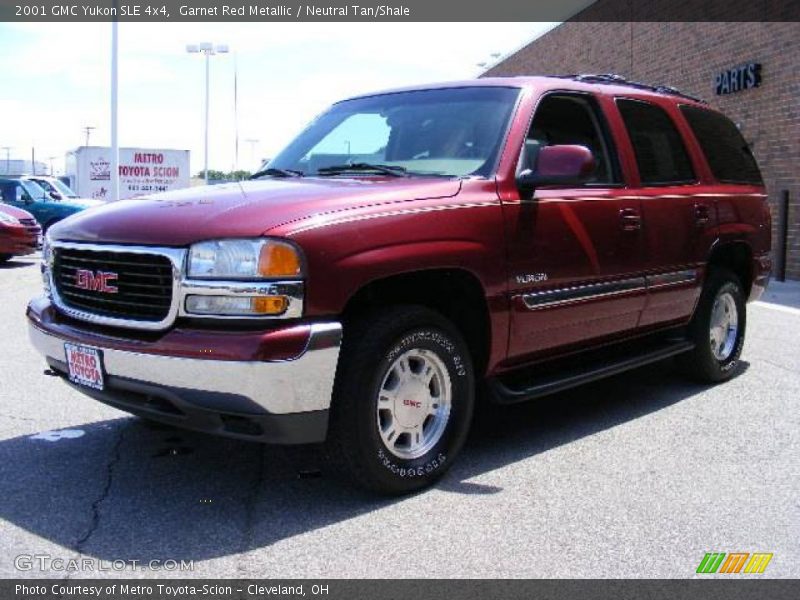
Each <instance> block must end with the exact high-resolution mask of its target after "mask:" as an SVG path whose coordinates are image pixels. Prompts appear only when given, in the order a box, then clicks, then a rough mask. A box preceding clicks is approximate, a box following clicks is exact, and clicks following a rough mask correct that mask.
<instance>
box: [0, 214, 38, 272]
mask: <svg viewBox="0 0 800 600" xmlns="http://www.w3.org/2000/svg"><path fill="white" fill-rule="evenodd" d="M41 246H42V228H41V227H40V226H39V224H38V223H37V222H36V219H34V218H33V215H31V214H30V213H29V212H25V211H24V210H22V209H19V208H15V207H13V206H8V205H6V204H0V263H4V262H6V261H8V260H11V258H13V257H14V256H23V255H25V254H31V253H33V252H35V251H36V250H38V249H39V248H41Z"/></svg>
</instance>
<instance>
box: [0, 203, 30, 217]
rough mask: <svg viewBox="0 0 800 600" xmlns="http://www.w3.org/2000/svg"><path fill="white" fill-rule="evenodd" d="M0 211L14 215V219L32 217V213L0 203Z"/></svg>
mask: <svg viewBox="0 0 800 600" xmlns="http://www.w3.org/2000/svg"><path fill="white" fill-rule="evenodd" d="M0 212H1V213H5V214H7V215H10V216H12V217H14V218H15V219H33V215H32V214H31V213H29V212H28V211H26V210H22V209H21V208H17V207H16V206H9V205H8V204H2V203H0Z"/></svg>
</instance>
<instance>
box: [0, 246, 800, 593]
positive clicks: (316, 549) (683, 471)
mask: <svg viewBox="0 0 800 600" xmlns="http://www.w3.org/2000/svg"><path fill="white" fill-rule="evenodd" d="M777 287H780V286H777ZM39 290H40V277H39V271H38V263H37V262H36V260H35V259H17V260H15V261H12V262H11V263H9V264H8V265H5V266H0V298H1V299H2V302H0V325H1V326H2V336H0V482H2V490H3V493H2V500H1V501H0V556H2V558H0V577H21V576H22V577H67V576H69V577H70V578H80V577H96V576H102V577H114V576H125V577H159V576H166V575H170V576H185V577H258V578H262V577H313V578H330V577H389V578H394V577H406V578H416V577H447V578H450V577H486V578H494V577H512V578H516V577H537V578H538V577H665V578H673V577H674V578H682V577H693V576H695V569H696V568H697V565H698V564H699V562H700V560H701V559H702V558H703V556H704V554H705V553H706V552H710V551H716V552H771V553H773V554H774V557H773V559H772V562H771V563H770V564H769V566H768V568H767V571H766V573H765V575H764V576H768V577H797V576H798V575H800V410H798V409H799V408H800V402H799V401H798V399H800V346H799V345H798V342H797V340H798V339H800V309H797V308H791V307H787V306H786V305H785V304H786V299H787V298H788V299H789V302H788V303H791V302H792V300H793V298H792V297H793V296H794V294H795V292H797V298H796V299H797V300H798V302H799V303H800V287H796V288H785V289H784V292H783V293H773V294H772V296H770V299H777V300H780V301H781V302H784V304H766V303H757V304H755V305H751V307H750V310H749V317H748V318H749V323H748V337H747V343H746V345H745V350H744V354H743V359H744V364H743V369H742V371H741V372H740V374H739V375H738V376H737V377H736V378H734V379H733V380H732V381H730V382H728V383H726V384H724V385H721V386H718V387H713V388H712V387H704V386H699V385H696V384H692V383H688V382H687V381H685V380H683V379H682V378H681V377H680V375H679V374H678V373H677V372H676V370H675V369H674V368H673V366H672V365H671V363H662V364H659V365H655V366H652V367H648V368H646V369H642V370H639V371H635V372H633V373H629V374H626V375H622V376H619V377H616V378H614V379H609V380H607V381H604V382H601V383H597V384H593V385H591V386H588V387H584V388H580V389H576V390H573V391H571V392H569V393H562V394H559V395H557V396H553V397H551V398H548V399H545V400H541V401H538V402H536V403H534V404H528V405H523V406H517V407H512V408H503V409H497V410H494V411H491V412H482V413H481V416H480V419H479V421H478V422H477V423H476V424H475V428H474V432H473V434H472V435H471V437H470V440H469V442H468V444H467V447H466V448H465V450H464V452H463V455H462V456H461V459H460V460H459V462H458V464H457V465H456V466H454V468H453V469H452V470H451V471H450V472H449V474H448V475H447V476H446V478H445V479H444V480H443V481H442V482H441V483H440V484H439V485H438V486H436V487H435V488H434V489H431V490H428V491H425V492H423V493H420V494H417V495H415V496H412V497H407V498H403V499H399V500H397V499H395V500H385V499H375V498H373V497H368V496H365V495H363V494H361V493H359V492H356V491H353V490H351V489H349V488H347V487H345V486H343V485H341V484H339V483H338V482H337V481H336V480H335V479H333V478H332V477H328V476H327V475H326V473H325V472H324V471H320V461H319V455H318V449H316V448H280V447H266V446H265V447H262V446H258V445H254V444H248V443H240V442H234V441H230V440H225V439H218V438H214V437H209V436H205V435H201V434H193V433H187V432H182V431H178V430H174V429H168V428H155V427H153V426H148V425H147V424H145V422H143V421H142V420H140V419H137V418H133V417H130V416H128V415H127V414H125V413H122V412H119V411H117V410H114V409H112V408H110V407H106V406H104V405H101V404H99V403H97V402H95V401H93V400H90V399H88V398H86V397H84V396H82V395H80V394H78V393H76V392H74V391H72V390H71V389H69V388H68V387H67V386H66V385H64V384H63V383H62V382H61V381H59V380H58V379H56V378H53V377H48V376H46V375H44V374H43V372H44V371H45V365H44V363H43V361H42V360H41V359H40V357H39V356H38V355H37V354H36V353H35V352H34V351H33V349H32V348H31V347H30V346H29V343H28V339H27V334H26V325H25V319H24V309H25V305H26V302H27V300H28V299H29V298H30V297H32V296H34V295H36V294H38V293H39ZM777 292H781V290H780V289H778V290H777ZM20 555H46V556H49V557H51V558H53V559H58V558H63V559H70V558H76V557H87V558H90V559H93V560H92V561H90V562H89V563H88V564H93V565H95V566H96V568H102V569H104V570H103V571H91V570H86V571H83V572H76V573H65V572H63V571H62V570H59V569H58V568H55V567H54V566H53V564H50V565H48V567H49V568H47V567H45V568H44V569H40V566H43V562H44V561H40V562H39V563H38V564H37V563H34V564H33V565H32V570H27V571H20V570H18V569H17V568H16V566H15V564H16V565H17V566H19V564H20V563H19V561H15V557H18V556H20ZM168 559H172V560H177V561H180V560H184V561H193V566H194V570H193V571H187V572H165V571H163V570H149V569H141V568H138V567H136V568H134V567H131V566H130V561H139V564H140V565H141V564H146V563H149V562H150V561H153V560H156V561H165V560H168ZM115 560H117V561H119V560H123V561H129V566H127V567H125V570H123V571H115V570H114V568H113V567H110V563H111V561H115ZM104 561H105V562H104ZM22 564H23V566H24V565H25V564H27V563H25V562H24V561H23V563H22ZM727 577H731V576H727ZM736 577H751V576H749V575H737V576H736Z"/></svg>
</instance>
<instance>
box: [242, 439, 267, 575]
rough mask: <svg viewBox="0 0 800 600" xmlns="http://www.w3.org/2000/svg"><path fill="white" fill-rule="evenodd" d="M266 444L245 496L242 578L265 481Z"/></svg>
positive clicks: (260, 453) (260, 452) (260, 449)
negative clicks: (245, 554)
mask: <svg viewBox="0 0 800 600" xmlns="http://www.w3.org/2000/svg"><path fill="white" fill-rule="evenodd" d="M265 452H266V446H264V445H261V447H260V448H259V451H258V471H257V475H256V477H255V479H254V481H253V484H252V485H251V486H250V489H249V490H248V492H247V495H246V496H245V497H244V500H243V502H244V531H243V532H242V548H241V551H240V553H239V561H238V563H237V565H236V572H237V574H238V576H239V577H240V578H241V577H242V576H243V574H244V571H245V569H244V564H243V563H244V553H245V552H247V550H248V549H249V548H250V547H251V546H252V542H253V527H254V526H255V512H256V504H257V503H258V497H259V495H260V491H261V486H262V485H263V483H264V465H265V463H266V460H265V457H264V454H265Z"/></svg>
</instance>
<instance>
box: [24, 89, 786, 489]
mask: <svg viewBox="0 0 800 600" xmlns="http://www.w3.org/2000/svg"><path fill="white" fill-rule="evenodd" d="M47 237H48V240H47V242H46V247H45V249H44V267H43V268H44V280H45V286H46V292H47V293H46V295H45V296H44V297H42V298H39V299H36V300H33V301H32V302H31V304H30V306H29V308H28V319H29V323H30V335H31V338H32V341H33V344H34V345H35V346H36V348H38V349H39V351H40V352H41V353H42V354H44V356H45V357H46V359H47V362H48V363H49V365H50V367H51V369H53V370H54V371H55V372H57V373H59V374H61V375H62V376H63V377H64V378H65V379H67V380H69V381H70V382H71V384H72V385H73V386H75V387H77V388H78V389H80V390H81V391H83V392H84V393H86V394H87V395H89V396H92V397H93V398H96V399H98V400H100V401H103V402H106V403H108V404H111V405H113V406H116V407H119V408H122V409H124V410H127V411H129V412H132V413H135V414H138V415H142V416H144V417H147V418H150V419H154V420H158V421H163V422H166V423H171V424H174V425H177V426H181V427H186V428H190V429H195V430H200V431H207V432H211V433H217V434H222V435H228V436H233V437H237V438H241V439H250V440H256V441H263V442H273V443H306V442H322V441H325V442H326V454H327V456H328V457H329V459H330V462H331V464H332V465H333V466H334V467H336V468H337V469H339V470H340V471H341V472H342V473H344V474H345V475H347V476H349V478H350V479H352V480H353V481H354V482H355V483H357V484H359V485H361V486H364V487H366V488H369V489H372V490H378V491H382V492H385V493H402V492H407V491H410V490H414V489H418V488H420V487H422V486H425V485H427V484H430V483H431V482H432V481H434V480H436V479H437V478H438V477H440V476H441V475H442V473H443V472H444V471H445V470H446V469H447V468H448V467H449V466H450V465H451V464H452V463H453V460H454V459H455V457H456V455H457V454H458V452H459V450H460V448H461V446H462V444H463V442H464V439H465V437H466V434H467V430H468V428H469V426H470V421H471V419H472V412H473V404H474V402H475V396H476V388H478V387H479V386H480V387H481V388H482V389H484V388H485V389H486V390H487V391H488V392H489V393H488V394H487V396H489V397H491V398H492V399H493V400H495V401H496V402H500V403H508V402H517V401H521V400H527V399H530V398H534V397H537V396H540V395H543V394H545V393H548V392H552V391H555V390H558V389H563V388H565V387H568V386H571V385H577V384H580V383H584V382H587V381H590V380H592V379H596V378H599V377H602V376H605V375H610V374H613V373H617V372H620V371H622V370H624V369H627V368H631V367H634V366H638V365H641V364H645V363H647V362H652V361H655V360H659V359H663V358H665V357H669V356H673V355H676V356H678V359H679V360H680V361H681V362H683V363H684V365H685V366H686V368H687V369H688V370H689V371H690V372H691V373H692V374H693V375H694V376H695V377H697V378H699V379H701V380H704V381H709V382H715V381H723V380H725V379H727V378H729V377H731V375H732V374H733V373H734V370H735V367H736V365H737V362H738V360H739V355H740V353H741V350H742V344H743V341H744V334H745V324H746V321H745V319H746V313H745V303H746V301H747V300H752V299H755V298H758V297H759V295H760V294H761V293H762V291H763V290H764V287H765V285H766V282H767V277H768V274H769V270H770V259H769V254H768V253H769V250H770V215H769V209H768V205H767V199H766V195H765V191H764V186H763V184H762V181H761V177H760V175H759V171H758V167H757V166H756V163H755V161H754V159H753V157H752V155H751V154H750V151H749V149H748V147H747V144H746V142H745V141H744V140H743V139H742V136H741V135H740V134H739V131H738V130H737V128H736V126H735V125H734V124H733V123H731V122H730V121H729V120H728V119H727V118H725V117H724V116H722V115H721V114H719V113H717V112H716V111H714V110H711V109H710V108H708V107H707V106H705V105H704V104H703V103H701V102H699V101H697V100H695V99H692V98H690V97H688V96H684V95H681V94H680V93H678V92H676V91H675V90H672V89H669V88H651V87H650V86H646V85H643V84H635V83H631V82H625V81H624V80H619V79H617V78H613V77H609V76H565V77H530V78H513V79H482V80H479V81H469V82H462V83H457V84H442V85H436V86H428V87H425V88H420V89H405V90H399V91H393V92H387V93H381V94H375V95H368V96H362V97H357V98H353V99H350V100H346V101H343V102H340V103H338V104H335V105H334V106H333V107H332V108H331V109H330V110H329V111H327V112H325V113H324V114H322V115H321V116H320V117H318V118H317V119H316V120H314V121H313V122H312V123H311V124H310V125H309V126H308V127H307V128H306V129H305V130H304V131H303V132H302V133H301V134H300V135H299V136H298V137H297V138H296V139H295V140H294V141H293V142H291V143H290V144H289V145H288V147H287V148H286V149H285V150H284V151H283V152H281V153H280V154H279V155H278V156H277V157H276V158H275V159H273V160H272V161H271V162H270V163H269V164H268V165H266V167H265V168H264V169H263V170H262V171H261V172H259V173H257V174H256V175H255V176H254V180H253V181H248V182H244V183H242V184H230V185H226V186H216V187H206V188H200V189H197V188H195V189H187V190H182V191H178V192H172V193H167V194H163V195H157V196H153V197H152V198H146V199H140V200H132V201H124V202H119V203H115V204H112V205H109V206H106V207H102V208H99V209H95V210H93V211H89V212H87V213H83V214H78V215H75V216H74V217H71V218H69V219H67V220H65V221H64V222H62V223H60V224H59V225H57V226H55V227H53V228H52V229H51V230H50V233H49V235H48V236H47Z"/></svg>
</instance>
